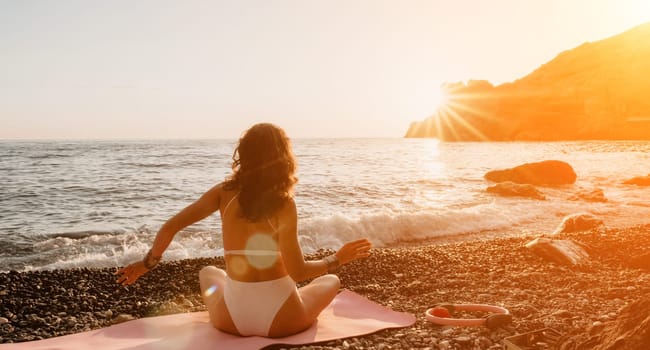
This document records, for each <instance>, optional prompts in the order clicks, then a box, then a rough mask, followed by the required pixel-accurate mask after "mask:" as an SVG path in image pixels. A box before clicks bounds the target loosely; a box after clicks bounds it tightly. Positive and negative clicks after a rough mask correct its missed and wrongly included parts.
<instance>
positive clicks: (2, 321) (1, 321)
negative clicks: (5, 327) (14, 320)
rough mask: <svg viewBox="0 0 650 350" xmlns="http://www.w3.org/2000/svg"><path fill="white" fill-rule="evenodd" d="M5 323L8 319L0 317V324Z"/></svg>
mask: <svg viewBox="0 0 650 350" xmlns="http://www.w3.org/2000/svg"><path fill="white" fill-rule="evenodd" d="M5 323H9V320H8V319H6V318H4V317H0V324H5Z"/></svg>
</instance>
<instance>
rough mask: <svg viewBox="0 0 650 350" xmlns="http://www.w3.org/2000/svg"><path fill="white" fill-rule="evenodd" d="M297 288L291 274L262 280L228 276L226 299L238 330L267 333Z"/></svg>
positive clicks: (248, 334)
mask: <svg viewBox="0 0 650 350" xmlns="http://www.w3.org/2000/svg"><path fill="white" fill-rule="evenodd" d="M293 291H297V288H296V282H294V281H293V280H292V279H291V277H290V276H289V275H286V276H284V277H280V278H278V279H275V280H270V281H262V282H241V281H236V280H233V279H231V278H230V277H227V278H226V286H225V288H224V291H223V296H224V301H225V303H226V307H227V308H228V312H229V313H230V317H231V318H232V321H233V323H234V324H235V327H236V328H237V331H238V332H239V334H241V335H243V336H250V335H258V336H263V337H266V336H268V334H269V329H270V328H271V324H272V323H273V320H274V319H275V315H276V314H277V313H278V311H279V310H280V308H281V307H282V305H284V302H285V301H287V298H289V296H290V295H291V293H293Z"/></svg>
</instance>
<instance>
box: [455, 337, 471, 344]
mask: <svg viewBox="0 0 650 350" xmlns="http://www.w3.org/2000/svg"><path fill="white" fill-rule="evenodd" d="M454 340H455V341H456V342H457V343H459V344H462V345H467V344H469V343H470V342H471V341H472V338H470V337H468V336H466V335H461V336H459V337H456V339H454Z"/></svg>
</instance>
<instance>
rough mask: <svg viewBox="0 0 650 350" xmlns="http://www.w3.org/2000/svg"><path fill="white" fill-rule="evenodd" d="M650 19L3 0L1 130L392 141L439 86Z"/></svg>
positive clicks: (477, 5) (507, 71)
mask: <svg viewBox="0 0 650 350" xmlns="http://www.w3.org/2000/svg"><path fill="white" fill-rule="evenodd" d="M648 21H650V1H647V0H429V1H424V0H420V1H418V0H394V1H382V0H322V1H313V0H257V1H253V0H232V1H219V0H205V1H196V0H183V1H180V0H178V1H165V0H111V1H105V0H76V1H72V0H58V1H48V0H41V1H35V0H0V139H194V138H202V139H234V138H237V137H239V136H240V135H241V133H242V132H243V131H245V130H246V129H247V128H248V127H250V126H251V125H253V124H255V123H258V122H272V123H275V124H277V125H279V126H281V127H283V128H284V129H285V130H286V131H287V133H288V134H289V136H291V137H295V138H321V137H324V138H330V137H332V138H340V137H402V136H403V135H404V133H405V132H406V130H407V129H408V126H409V124H410V122H412V121H416V120H422V119H425V118H426V117H428V116H429V115H431V114H432V113H433V112H434V111H435V110H436V108H437V100H438V98H439V92H440V90H439V87H440V84H441V83H443V82H446V81H447V82H457V81H466V80H468V79H487V80H489V81H491V82H492V83H495V84H500V83H504V82H508V81H512V80H515V79H517V78H520V77H522V76H524V75H526V74H528V73H530V72H532V71H533V70H534V69H536V68H537V67H539V66H540V65H541V64H543V63H545V62H547V61H549V60H551V59H553V58H554V57H555V56H556V55H557V54H558V53H560V52H561V51H564V50H567V49H571V48H573V47H575V46H578V45H580V44H582V43H584V42H587V41H596V40H600V39H604V38H606V37H609V36H612V35H615V34H618V33H621V32H623V31H625V30H628V29H630V28H632V27H634V26H636V25H639V24H642V23H645V22H648Z"/></svg>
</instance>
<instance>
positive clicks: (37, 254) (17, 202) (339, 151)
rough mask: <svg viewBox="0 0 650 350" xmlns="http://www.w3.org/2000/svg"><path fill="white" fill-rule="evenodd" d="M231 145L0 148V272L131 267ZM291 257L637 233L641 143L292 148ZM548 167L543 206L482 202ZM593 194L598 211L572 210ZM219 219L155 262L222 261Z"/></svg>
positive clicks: (645, 203)
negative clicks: (558, 172)
mask: <svg viewBox="0 0 650 350" xmlns="http://www.w3.org/2000/svg"><path fill="white" fill-rule="evenodd" d="M235 146H236V141H235V140H187V141H180V140H174V141H38V142H36V141H34V142H32V141H29V142H28V141H19V142H16V141H1V142H0V271H8V270H19V271H26V270H34V269H53V268H74V267H112V266H119V265H124V264H126V263H129V262H131V261H134V260H137V259H141V258H142V257H143V256H144V254H145V253H146V251H147V250H148V249H149V247H150V246H151V242H152V241H153V239H154V237H155V234H156V232H157V230H158V229H159V228H160V226H161V225H162V224H163V223H164V222H165V220H167V219H168V218H170V217H171V216H172V215H174V214H176V213H177V212H178V211H179V210H181V209H183V208H184V207H185V206H187V205H189V204H190V203H192V202H193V201H194V200H196V199H197V198H199V197H200V196H201V194H202V193H203V192H205V191H206V190H208V189H210V188H211V187H212V186H214V185H216V184H218V183H219V182H221V181H222V180H223V179H224V178H225V177H226V176H228V174H230V166H231V163H232V153H233V149H234V147H235ZM293 146H294V151H295V153H296V157H297V160H298V167H299V168H298V177H299V182H298V184H297V185H296V188H295V195H296V203H297V206H298V216H299V229H298V231H299V232H298V233H299V238H300V242H301V245H302V247H303V250H304V251H305V252H306V253H308V252H313V251H315V250H317V249H319V248H333V249H335V248H338V247H340V246H341V244H342V242H345V241H348V240H351V239H356V238H361V237H367V238H369V239H370V240H371V241H372V242H373V243H374V244H375V245H376V246H380V247H382V246H383V247H386V246H400V245H405V244H412V243H413V242H414V241H416V242H417V241H420V240H428V239H432V238H436V239H440V238H449V239H452V238H457V237H463V236H466V235H472V237H481V236H486V237H487V236H506V235H522V234H525V235H537V234H543V233H550V232H552V231H554V230H555V229H556V227H557V226H558V224H559V223H560V222H561V220H562V218H563V217H564V216H566V215H569V214H574V213H590V214H593V215H596V216H598V217H600V218H601V219H603V220H604V222H605V225H606V226H608V227H624V226H630V225H635V224H643V223H648V222H650V201H649V199H650V187H638V186H634V185H625V184H623V181H624V180H626V179H629V178H631V177H633V176H644V175H647V174H648V173H650V142H646V141H625V142H623V141H621V142H603V141H579V142H552V143H548V142H547V143H531V142H502V143H443V142H438V141H436V140H433V139H397V138H395V139H296V140H293ZM547 159H557V160H562V161H565V162H568V163H569V164H571V166H573V168H574V169H575V171H576V173H577V175H578V179H577V181H576V183H575V184H573V185H565V186H556V187H539V189H540V190H541V191H542V192H543V193H544V195H545V196H546V198H547V199H546V200H535V199H527V198H516V197H500V196H497V195H494V194H489V193H487V192H486V191H485V189H486V187H487V186H489V185H490V183H489V182H488V181H486V180H485V179H484V178H483V175H484V174H485V173H486V172H487V171H489V170H493V169H500V168H506V167H513V166H516V165H519V164H523V163H526V162H535V161H541V160H547ZM594 189H601V190H602V191H603V192H604V194H605V197H606V198H607V201H606V202H589V201H585V200H574V198H572V197H573V196H575V195H576V193H579V192H588V191H591V190H594ZM220 225H221V223H220V221H219V216H218V214H214V215H212V216H210V217H208V218H206V219H204V220H203V221H201V222H199V223H197V224H194V225H192V226H190V227H188V228H186V229H184V230H183V231H181V232H180V233H179V234H178V235H177V236H176V237H175V239H174V241H173V242H172V244H171V245H170V246H169V248H168V249H167V251H166V253H165V255H164V259H184V258H193V257H208V256H215V255H221V254H222V253H223V249H222V244H221V237H220V230H221V226H220Z"/></svg>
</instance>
